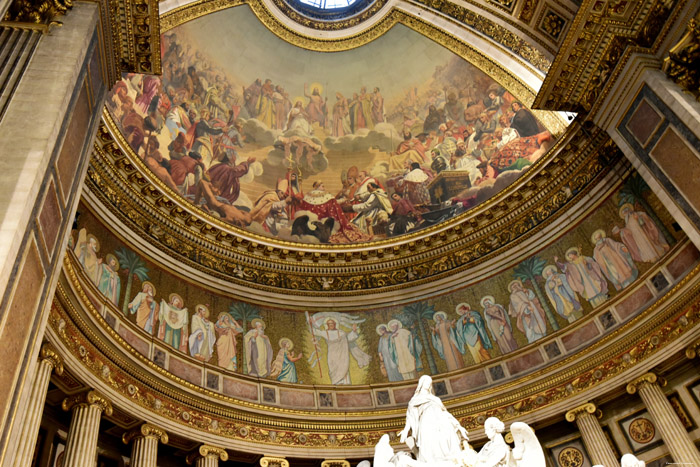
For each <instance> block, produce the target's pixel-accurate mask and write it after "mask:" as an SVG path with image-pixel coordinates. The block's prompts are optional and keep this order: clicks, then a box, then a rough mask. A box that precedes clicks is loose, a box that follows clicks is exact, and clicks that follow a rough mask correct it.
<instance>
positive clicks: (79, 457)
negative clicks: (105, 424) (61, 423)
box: [62, 391, 112, 467]
mask: <svg viewBox="0 0 700 467" xmlns="http://www.w3.org/2000/svg"><path fill="white" fill-rule="evenodd" d="M62 406H63V410H65V411H68V410H72V411H73V418H72V419H71V422H70V429H69V430H68V438H67V439H66V451H65V454H64V458H63V465H73V466H76V467H78V466H79V467H90V466H94V465H95V464H96V461H97V436H98V435H99V433H100V420H101V418H102V413H103V412H104V413H105V414H107V415H112V403H111V402H110V401H109V400H108V399H107V398H105V397H104V396H103V395H102V394H100V393H99V392H97V391H87V392H83V393H80V394H76V395H74V396H70V397H67V398H65V399H64V400H63V405H62Z"/></svg>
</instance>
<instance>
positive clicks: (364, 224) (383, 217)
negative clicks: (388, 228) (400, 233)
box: [346, 182, 394, 235]
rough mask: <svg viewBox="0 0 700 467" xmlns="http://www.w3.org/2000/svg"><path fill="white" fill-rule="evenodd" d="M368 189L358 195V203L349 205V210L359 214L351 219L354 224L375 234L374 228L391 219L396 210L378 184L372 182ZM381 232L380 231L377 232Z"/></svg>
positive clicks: (368, 232)
mask: <svg viewBox="0 0 700 467" xmlns="http://www.w3.org/2000/svg"><path fill="white" fill-rule="evenodd" d="M367 188H368V191H367V192H365V193H362V194H360V195H357V197H358V199H359V201H360V202H359V203H358V204H353V205H350V206H347V207H346V208H347V209H348V211H349V212H354V213H356V214H357V215H356V216H355V217H354V218H353V220H352V221H351V222H352V224H353V225H355V226H356V227H357V228H359V229H360V230H362V231H363V232H365V233H367V234H370V235H373V234H375V232H374V228H375V227H376V226H377V225H378V224H380V223H384V222H388V221H389V216H390V215H391V214H392V213H393V212H394V208H392V207H391V200H390V199H389V196H388V195H387V194H386V191H384V190H383V189H382V188H380V187H379V185H378V184H376V183H373V182H370V183H369V184H368V186H367ZM376 233H380V232H376Z"/></svg>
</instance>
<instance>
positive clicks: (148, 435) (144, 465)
mask: <svg viewBox="0 0 700 467" xmlns="http://www.w3.org/2000/svg"><path fill="white" fill-rule="evenodd" d="M122 441H123V442H124V444H129V443H130V442H132V441H133V445H132V446H131V467H156V464H157V462H158V442H159V441H160V442H161V443H163V444H168V434H167V433H166V432H165V430H163V429H161V428H158V427H157V426H155V425H151V424H148V423H144V424H143V425H141V426H140V427H139V428H136V429H134V430H131V431H129V432H126V433H124V435H123V436H122Z"/></svg>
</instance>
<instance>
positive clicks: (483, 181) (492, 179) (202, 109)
mask: <svg viewBox="0 0 700 467" xmlns="http://www.w3.org/2000/svg"><path fill="white" fill-rule="evenodd" d="M161 41H162V54H163V75H162V77H157V76H142V75H133V74H130V75H125V76H124V77H123V79H122V80H121V81H119V82H118V83H117V84H116V85H115V87H114V88H113V89H112V92H111V95H110V97H109V98H108V103H107V106H108V109H109V110H110V112H111V115H112V117H113V119H114V120H115V122H116V124H117V125H118V126H119V128H120V129H121V131H122V132H123V134H124V136H125V138H126V140H127V142H128V144H129V145H130V146H131V147H132V148H133V150H134V151H135V152H136V153H137V154H138V155H139V157H141V158H142V159H143V161H144V162H145V164H146V165H147V166H148V167H149V168H150V170H151V171H152V172H153V173H154V174H155V175H156V176H157V177H158V178H159V179H160V180H161V181H162V182H163V183H164V184H166V185H167V186H169V187H170V188H171V189H172V190H174V191H176V192H178V193H180V194H181V195H182V196H184V197H185V198H187V199H188V200H190V201H191V202H192V203H194V204H196V205H198V206H201V207H202V209H204V210H206V211H208V212H209V213H211V214H212V215H214V216H216V217H219V218H220V219H221V220H223V221H224V222H228V223H230V224H233V225H236V226H239V227H243V228H246V229H249V230H251V231H253V232H256V233H259V234H263V235H268V236H273V237H276V238H280V239H284V240H291V241H298V242H306V243H356V242H368V241H372V240H377V239H383V238H388V237H395V236H398V235H402V234H406V233H409V232H413V231H416V230H419V229H422V228H425V227H428V226H431V225H434V224H437V223H439V222H443V221H445V220H447V219H450V218H452V217H454V216H456V215H457V214H459V213H461V212H463V211H464V210H466V209H468V208H470V207H472V206H474V205H476V204H477V203H479V202H482V201H484V200H485V199H488V197H490V196H492V195H493V194H495V193H496V192H498V191H499V190H500V189H502V188H503V187H505V186H507V185H508V184H510V183H511V182H512V181H514V180H515V179H516V178H517V177H518V176H519V175H520V174H521V173H522V172H523V171H524V170H526V169H527V167H528V166H530V165H531V164H532V163H533V162H535V161H536V160H537V159H538V158H540V157H541V156H542V155H543V154H544V153H545V152H546V151H547V149H548V148H549V147H551V146H552V144H553V142H554V141H553V137H552V135H551V134H550V133H549V131H547V130H546V129H545V128H544V126H543V125H542V124H541V123H540V122H539V121H538V120H537V119H536V118H535V116H534V115H533V114H532V113H531V112H530V110H528V109H527V108H525V107H524V106H523V104H522V103H521V102H519V101H517V100H516V99H515V98H514V97H513V95H511V94H510V93H509V92H508V90H506V89H504V88H503V87H502V86H500V85H499V84H498V83H496V82H495V81H494V80H493V79H491V78H489V77H488V76H487V75H485V74H484V73H483V72H481V71H480V70H479V69H477V68H476V67H474V66H473V65H471V64H470V63H468V62H467V61H465V60H463V59H462V58H460V57H458V56H457V55H455V54H453V53H452V52H450V51H449V50H447V49H445V48H444V47H442V46H440V45H438V44H436V43H435V42H433V41H431V40H429V39H427V38H425V37H423V36H421V35H420V34H418V33H417V32H414V31H412V30H411V29H409V28H408V27H405V26H403V25H397V26H395V27H394V28H393V29H392V30H391V31H389V32H387V33H386V34H385V35H384V36H382V37H380V38H379V39H377V40H375V41H373V42H372V43H370V44H366V45H364V46H362V47H359V48H357V49H354V50H350V51H345V52H336V53H321V52H312V51H309V50H304V49H300V48H297V47H294V46H292V45H290V44H288V43H286V42H284V41H282V40H281V39H279V38H277V37H276V36H274V35H273V34H272V33H271V32H269V31H268V30H267V29H265V27H264V26H262V25H261V24H260V23H259V21H258V20H257V18H256V17H255V16H254V15H253V13H252V12H251V11H250V10H249V9H248V7H247V6H241V7H236V8H230V9H227V10H225V11H222V12H219V13H215V14H211V15H207V16H206V17H203V18H200V19H197V20H195V21H192V22H190V23H187V24H184V25H182V26H179V27H177V28H175V29H174V30H172V31H170V32H168V33H167V34H165V35H163V36H162V38H161Z"/></svg>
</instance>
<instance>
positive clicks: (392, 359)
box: [377, 324, 403, 381]
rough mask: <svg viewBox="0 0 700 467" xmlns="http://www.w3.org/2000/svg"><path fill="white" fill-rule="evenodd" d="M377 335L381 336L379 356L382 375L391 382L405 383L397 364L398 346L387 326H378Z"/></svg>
mask: <svg viewBox="0 0 700 467" xmlns="http://www.w3.org/2000/svg"><path fill="white" fill-rule="evenodd" d="M377 334H379V345H378V346H377V353H378V354H379V362H380V365H381V368H382V374H383V375H384V376H386V377H387V378H389V381H403V376H401V373H400V372H399V366H398V364H397V357H396V346H395V344H394V340H393V339H392V338H391V333H390V332H389V330H388V328H387V325H386V324H380V325H379V326H377Z"/></svg>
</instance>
